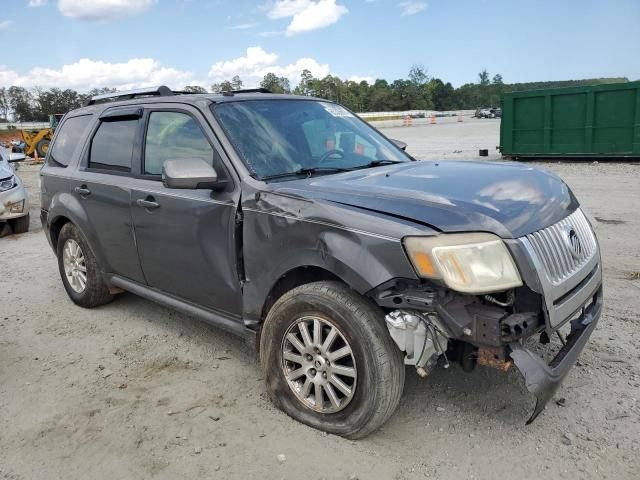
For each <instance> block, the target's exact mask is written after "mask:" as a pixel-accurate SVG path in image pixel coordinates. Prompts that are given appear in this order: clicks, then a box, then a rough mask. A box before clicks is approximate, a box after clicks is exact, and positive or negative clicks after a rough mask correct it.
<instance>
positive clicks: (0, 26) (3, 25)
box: [0, 20, 11, 30]
mask: <svg viewBox="0 0 640 480" xmlns="http://www.w3.org/2000/svg"><path fill="white" fill-rule="evenodd" d="M9 25H11V22H10V21H9V20H0V30H4V29H5V28H9Z"/></svg>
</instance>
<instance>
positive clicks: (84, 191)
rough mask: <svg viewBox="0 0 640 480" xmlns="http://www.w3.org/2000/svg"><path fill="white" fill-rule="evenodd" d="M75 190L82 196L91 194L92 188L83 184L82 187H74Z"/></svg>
mask: <svg viewBox="0 0 640 480" xmlns="http://www.w3.org/2000/svg"><path fill="white" fill-rule="evenodd" d="M73 191H74V192H76V193H77V194H78V195H80V196H81V197H86V196H87V195H89V194H91V190H89V189H88V188H87V186H86V185H82V186H81V187H76V188H74V189H73Z"/></svg>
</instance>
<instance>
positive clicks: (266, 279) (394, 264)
mask: <svg viewBox="0 0 640 480" xmlns="http://www.w3.org/2000/svg"><path fill="white" fill-rule="evenodd" d="M244 232H245V234H244V249H243V253H244V265H245V275H246V280H247V283H246V284H245V288H244V291H243V304H244V317H245V319H246V320H248V321H259V320H260V316H261V313H262V307H263V305H264V303H265V301H266V299H267V296H268V295H269V292H270V291H271V289H272V287H273V286H274V285H275V284H276V282H277V281H278V280H279V279H280V278H281V277H282V276H283V275H285V274H286V273H287V272H290V271H292V270H294V269H296V268H299V267H310V266H311V267H319V268H322V269H324V270H326V271H328V272H331V273H332V274H333V275H335V276H337V277H338V278H340V279H341V280H343V281H344V282H345V283H346V284H348V285H349V286H350V287H351V288H353V289H354V290H356V291H358V292H359V293H365V292H367V291H369V290H371V289H372V288H374V287H376V286H378V285H380V284H382V283H384V282H386V281H388V280H390V279H392V278H397V277H404V278H415V273H414V271H413V268H412V267H411V265H410V264H409V261H408V259H407V257H406V255H405V253H404V250H403V248H402V243H401V240H400V238H392V237H387V236H382V235H377V234H375V233H371V232H363V231H357V230H355V229H348V228H346V227H344V226H338V225H331V224H329V223H325V222H317V221H310V220H305V219H299V218H292V217H289V216H285V215H282V214H277V215H275V214H269V213H265V212H260V211H246V210H245V220H244Z"/></svg>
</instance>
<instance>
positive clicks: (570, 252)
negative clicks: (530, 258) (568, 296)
mask: <svg viewBox="0 0 640 480" xmlns="http://www.w3.org/2000/svg"><path fill="white" fill-rule="evenodd" d="M527 239H528V240H529V242H530V243H531V246H532V248H533V250H534V252H535V254H536V256H537V257H538V258H539V259H540V262H541V263H542V264H543V266H544V269H545V271H546V272H545V273H546V274H547V277H548V279H549V282H550V283H551V284H552V285H553V286H558V285H560V284H561V283H563V282H564V281H565V280H567V279H568V278H570V277H572V276H573V275H574V274H575V273H577V272H579V271H580V270H581V269H582V268H583V267H584V266H585V265H586V264H587V263H588V262H589V260H591V259H592V258H593V256H594V255H596V253H597V250H598V247H597V244H596V238H595V236H594V234H593V231H592V230H591V226H590V225H589V222H588V221H587V219H586V218H585V216H584V214H583V213H582V211H581V210H580V209H578V210H576V211H575V212H573V213H572V214H571V215H569V216H568V217H566V218H565V219H563V220H560V221H559V222H558V223H556V224H554V225H551V226H550V227H547V228H544V229H542V230H538V231H537V232H534V233H531V234H529V235H527Z"/></svg>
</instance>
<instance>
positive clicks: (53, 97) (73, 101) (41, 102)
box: [36, 88, 84, 121]
mask: <svg viewBox="0 0 640 480" xmlns="http://www.w3.org/2000/svg"><path fill="white" fill-rule="evenodd" d="M36 94H37V95H36V104H37V115H38V117H39V118H40V119H42V120H43V121H44V120H47V119H48V118H49V115H54V114H56V113H67V112H68V111H70V110H73V109H74V108H78V107H80V106H82V104H83V100H84V99H83V97H82V96H81V95H79V94H78V92H76V91H75V90H71V89H66V90H61V89H59V88H52V89H50V90H42V89H36Z"/></svg>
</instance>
